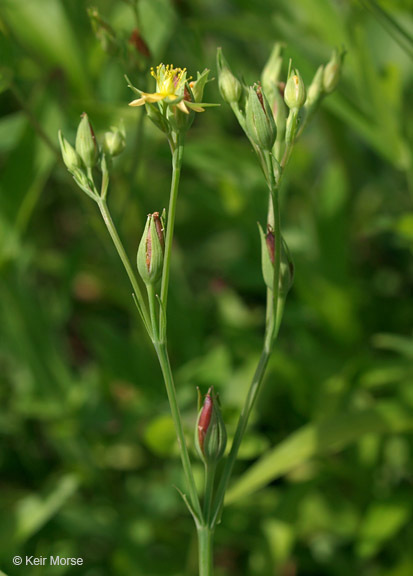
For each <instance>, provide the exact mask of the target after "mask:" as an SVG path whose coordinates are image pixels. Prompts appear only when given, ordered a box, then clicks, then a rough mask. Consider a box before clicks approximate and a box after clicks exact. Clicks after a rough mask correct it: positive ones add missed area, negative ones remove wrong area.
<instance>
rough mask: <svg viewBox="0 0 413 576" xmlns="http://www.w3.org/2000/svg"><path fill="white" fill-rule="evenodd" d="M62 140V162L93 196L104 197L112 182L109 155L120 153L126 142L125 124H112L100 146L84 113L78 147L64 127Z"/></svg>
mask: <svg viewBox="0 0 413 576" xmlns="http://www.w3.org/2000/svg"><path fill="white" fill-rule="evenodd" d="M59 143H60V150H61V153H62V159H63V162H64V164H65V166H66V168H67V169H68V171H69V172H70V173H71V174H72V176H73V178H74V180H75V182H76V184H77V185H78V186H79V188H81V189H82V190H83V191H84V192H86V194H88V195H89V196H91V197H92V198H93V199H94V200H98V199H99V197H100V198H104V197H105V196H106V192H107V188H108V185H109V163H110V159H111V158H112V157H113V156H117V155H118V154H120V153H121V152H122V151H123V150H124V148H125V145H126V141H125V130H124V128H123V127H120V128H115V127H112V128H111V131H109V132H106V133H105V135H104V138H103V143H102V146H100V145H99V143H98V141H97V139H96V136H95V132H94V130H93V127H92V124H91V123H90V121H89V118H88V116H87V114H86V113H83V114H82V116H81V119H80V122H79V126H78V128H77V132H76V140H75V147H73V146H72V145H71V144H70V143H69V142H68V141H67V140H66V138H65V137H64V136H63V134H62V132H61V131H59ZM94 168H98V169H99V170H100V172H101V187H100V192H98V191H97V188H96V185H95V182H94V176H93V169H94Z"/></svg>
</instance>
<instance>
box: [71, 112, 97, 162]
mask: <svg viewBox="0 0 413 576" xmlns="http://www.w3.org/2000/svg"><path fill="white" fill-rule="evenodd" d="M76 152H77V153H78V154H79V156H80V157H81V159H82V160H83V163H84V165H85V166H86V167H87V168H93V167H94V166H95V164H96V162H97V159H98V147H97V144H96V138H95V133H94V132H93V128H92V125H91V123H90V122H89V118H88V116H87V114H86V113H83V114H82V119H81V120H80V123H79V127H78V129H77V134H76Z"/></svg>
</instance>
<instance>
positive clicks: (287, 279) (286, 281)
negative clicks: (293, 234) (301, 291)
mask: <svg viewBox="0 0 413 576" xmlns="http://www.w3.org/2000/svg"><path fill="white" fill-rule="evenodd" d="M258 228H259V232H260V237H261V264H262V275H263V278H264V282H265V284H266V285H267V288H269V289H270V290H272V289H273V286H274V260H275V235H274V230H273V229H272V228H271V226H267V233H266V234H264V231H263V229H262V228H261V226H260V224H258ZM293 280H294V263H293V260H292V258H291V254H290V251H289V249H288V246H287V243H286V241H285V240H284V238H283V237H281V260H280V278H279V288H278V290H279V293H280V295H281V296H284V297H285V296H286V295H287V293H288V291H289V290H290V288H291V286H292V285H293Z"/></svg>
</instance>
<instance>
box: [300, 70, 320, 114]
mask: <svg viewBox="0 0 413 576" xmlns="http://www.w3.org/2000/svg"><path fill="white" fill-rule="evenodd" d="M323 78H324V66H320V67H319V68H318V70H317V72H316V73H315V76H314V78H313V81H312V82H311V84H310V86H309V88H308V90H307V100H306V101H305V107H306V109H308V108H310V107H312V106H316V105H317V104H318V102H319V100H320V98H321V97H322V95H323Z"/></svg>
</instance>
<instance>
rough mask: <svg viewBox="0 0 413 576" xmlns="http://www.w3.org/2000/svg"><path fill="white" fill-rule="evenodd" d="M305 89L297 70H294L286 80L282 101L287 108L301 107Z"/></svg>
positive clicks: (303, 101) (304, 97) (303, 102)
mask: <svg viewBox="0 0 413 576" xmlns="http://www.w3.org/2000/svg"><path fill="white" fill-rule="evenodd" d="M306 96H307V94H306V89H305V85H304V82H303V79H302V78H301V75H300V73H299V71H298V70H294V71H293V73H292V74H291V75H290V77H289V78H288V80H287V84H286V86H285V91H284V101H285V103H286V104H287V106H288V108H302V107H303V106H304V104H305V99H306Z"/></svg>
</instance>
